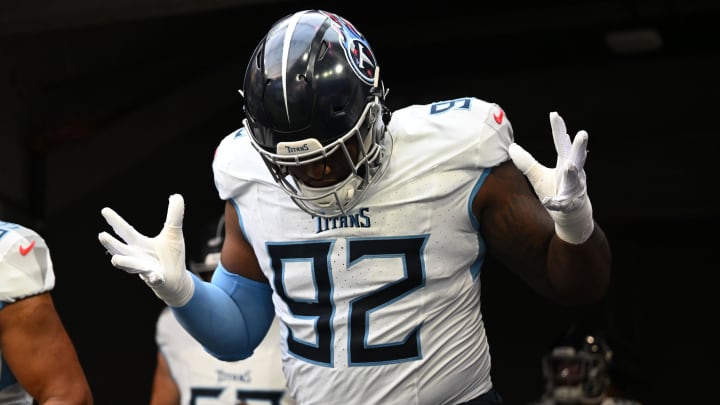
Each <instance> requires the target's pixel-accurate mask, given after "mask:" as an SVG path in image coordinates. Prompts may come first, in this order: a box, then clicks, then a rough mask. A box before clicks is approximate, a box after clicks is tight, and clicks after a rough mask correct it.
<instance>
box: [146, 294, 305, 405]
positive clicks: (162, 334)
mask: <svg viewBox="0 0 720 405" xmlns="http://www.w3.org/2000/svg"><path fill="white" fill-rule="evenodd" d="M156 343H157V345H158V349H159V350H160V352H161V353H162V355H163V356H164V357H165V360H166V361H167V363H168V368H169V370H170V372H171V373H172V377H173V379H174V380H175V383H176V384H177V386H178V389H179V390H180V404H182V405H190V404H193V405H220V404H228V405H237V404H243V405H293V404H295V401H293V399H292V398H291V397H290V395H289V394H288V392H287V385H286V383H285V376H284V375H283V372H282V368H281V364H282V360H281V357H280V330H279V322H278V321H277V319H275V321H274V322H273V324H272V327H271V328H270V330H269V331H268V334H267V335H266V336H265V339H264V340H263V341H262V343H260V346H258V347H257V348H256V349H255V352H254V354H253V355H252V357H250V358H248V359H245V360H241V361H236V362H226V361H222V360H218V359H216V358H215V357H213V356H212V355H210V354H208V353H207V352H206V351H205V349H203V347H202V346H201V345H200V344H199V343H198V342H197V341H195V339H193V337H192V336H190V334H188V333H187V332H186V331H185V329H183V327H182V326H181V325H180V324H179V323H178V321H177V320H176V319H175V316H173V314H172V312H171V311H170V309H169V308H165V309H163V311H162V313H161V314H160V317H159V318H158V321H157V331H156ZM243 401H244V402H243Z"/></svg>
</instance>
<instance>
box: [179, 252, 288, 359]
mask: <svg viewBox="0 0 720 405" xmlns="http://www.w3.org/2000/svg"><path fill="white" fill-rule="evenodd" d="M192 278H193V282H194V283H195V291H194V293H193V296H192V298H191V299H190V301H188V303H187V304H185V305H184V306H182V307H171V309H172V312H173V314H174V315H175V318H177V320H178V322H180V324H181V325H182V326H183V327H184V328H185V330H187V331H188V333H190V334H191V335H192V336H193V337H194V338H195V339H196V340H197V341H198V342H200V343H201V344H202V345H203V346H204V347H205V350H207V352H208V353H210V354H212V355H213V356H215V357H217V358H218V359H220V360H224V361H236V360H242V359H246V358H248V357H250V356H251V355H252V353H253V350H255V348H256V347H257V346H258V345H259V344H260V342H261V341H262V340H263V338H264V337H265V335H266V334H267V331H268V329H270V325H271V323H272V321H273V317H274V316H275V310H274V307H273V302H272V289H271V288H270V286H269V285H268V284H266V283H262V282H259V281H254V280H250V279H249V278H245V277H242V276H240V275H237V274H233V273H230V272H229V271H227V270H226V269H225V268H224V267H222V265H219V266H218V267H217V269H216V270H215V273H214V274H213V278H212V281H211V282H210V283H207V282H204V281H202V280H201V279H200V278H198V277H197V276H195V275H194V274H193V275H192Z"/></svg>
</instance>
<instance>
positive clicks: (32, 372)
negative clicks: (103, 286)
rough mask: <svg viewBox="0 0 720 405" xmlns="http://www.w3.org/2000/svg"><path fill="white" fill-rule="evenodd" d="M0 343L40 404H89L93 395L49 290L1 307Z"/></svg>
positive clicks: (12, 367)
mask: <svg viewBox="0 0 720 405" xmlns="http://www.w3.org/2000/svg"><path fill="white" fill-rule="evenodd" d="M0 346H1V347H2V349H3V356H4V357H5V359H6V360H7V363H8V366H9V367H10V369H11V370H13V374H14V375H15V377H16V378H17V379H18V381H19V382H20V384H21V385H22V386H23V387H24V388H25V390H26V391H27V392H28V393H30V395H31V396H32V397H33V398H35V400H36V401H37V402H38V403H39V404H42V405H51V404H52V405H89V404H92V403H93V401H92V395H91V393H90V388H89V386H88V384H87V380H86V376H85V373H84V371H83V370H82V369H81V367H80V363H79V360H78V357H77V353H76V352H75V349H74V347H73V345H72V342H71V340H70V337H69V336H68V334H67V332H66V330H65V328H64V327H63V325H62V322H61V320H60V318H59V317H58V315H57V312H56V310H55V306H54V304H53V302H52V299H51V296H50V293H47V292H46V293H42V294H39V295H35V296H32V297H29V298H25V299H21V300H18V301H16V302H14V303H12V304H8V305H7V306H6V307H5V308H3V310H2V311H0Z"/></svg>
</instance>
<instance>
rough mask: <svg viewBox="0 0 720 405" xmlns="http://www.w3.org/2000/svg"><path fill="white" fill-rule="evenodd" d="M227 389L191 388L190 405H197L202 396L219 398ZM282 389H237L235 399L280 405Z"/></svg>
mask: <svg viewBox="0 0 720 405" xmlns="http://www.w3.org/2000/svg"><path fill="white" fill-rule="evenodd" d="M223 391H225V388H222V387H217V388H209V387H204V388H198V387H193V388H190V405H196V404H197V402H198V400H199V399H200V398H219V397H220V395H221V394H222V393H223ZM283 395H284V392H282V391H261V390H244V389H238V390H235V399H237V400H238V401H239V403H245V401H246V400H248V399H250V400H258V401H263V400H264V401H268V403H269V404H271V405H280V399H281V398H282V397H283Z"/></svg>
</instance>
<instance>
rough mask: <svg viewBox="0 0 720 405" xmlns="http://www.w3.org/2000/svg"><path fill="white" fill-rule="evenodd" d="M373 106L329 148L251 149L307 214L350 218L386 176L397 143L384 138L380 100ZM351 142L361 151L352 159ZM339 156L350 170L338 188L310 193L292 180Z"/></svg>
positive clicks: (283, 145) (311, 141)
mask: <svg viewBox="0 0 720 405" xmlns="http://www.w3.org/2000/svg"><path fill="white" fill-rule="evenodd" d="M371 100H372V101H370V102H369V103H367V104H366V105H365V109H364V111H363V113H362V115H361V116H360V119H359V120H358V121H357V123H356V124H355V126H353V127H352V128H351V129H350V130H349V131H348V132H347V133H346V134H344V135H343V136H341V137H339V138H337V139H336V140H335V141H333V142H331V143H329V144H327V145H322V144H321V143H320V142H319V141H318V140H317V139H315V138H308V139H304V140H301V141H295V142H280V143H278V145H277V150H276V151H275V152H274V153H273V152H270V151H268V150H266V149H264V148H263V147H262V146H260V145H258V144H257V143H256V142H255V139H254V137H252V136H251V137H250V140H251V143H252V145H253V146H254V147H255V149H256V150H257V151H258V152H259V153H260V156H261V157H262V159H263V161H264V162H265V164H266V165H267V167H268V168H269V169H270V172H271V173H272V175H273V178H274V179H275V181H276V182H277V183H278V184H279V185H280V186H281V188H282V189H283V191H285V193H287V194H288V196H290V198H291V199H292V200H293V202H295V204H296V205H297V206H298V207H300V208H301V209H302V210H303V211H305V212H307V213H309V214H311V215H313V216H319V217H325V218H331V217H335V216H338V215H346V214H347V213H348V212H349V211H350V210H351V209H352V208H353V207H355V205H356V204H357V203H358V201H359V200H360V198H361V197H362V196H363V195H364V194H365V192H366V191H367V189H368V187H369V186H370V185H371V184H373V183H375V182H376V181H377V180H378V179H379V178H380V176H381V175H382V173H383V172H384V169H385V166H386V163H387V159H385V157H386V156H387V155H389V153H390V150H391V149H392V139H391V137H390V136H387V137H386V136H385V124H384V122H383V119H382V115H383V113H384V109H385V107H384V105H383V104H382V103H381V101H380V98H379V96H377V95H375V96H373V97H372V98H371ZM244 124H245V128H246V130H247V131H248V132H249V133H250V134H252V132H251V131H252V129H251V126H250V125H248V123H247V120H245V121H244ZM351 142H355V143H356V145H357V147H356V148H354V149H356V150H357V153H356V156H352V154H351V151H350V149H349V148H348V145H349V144H350V143H351ZM335 154H339V155H340V156H341V157H342V158H344V159H345V160H346V162H347V165H348V167H349V168H350V173H349V174H348V176H347V177H346V178H344V179H342V180H340V181H339V182H337V183H336V184H333V185H329V186H325V187H310V186H308V185H306V184H305V183H304V182H303V181H302V180H301V179H300V178H298V177H297V176H294V175H293V174H291V168H292V167H298V166H302V165H305V164H311V163H316V162H318V161H321V160H324V159H328V158H329V157H331V156H332V157H333V158H336V156H335Z"/></svg>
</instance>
